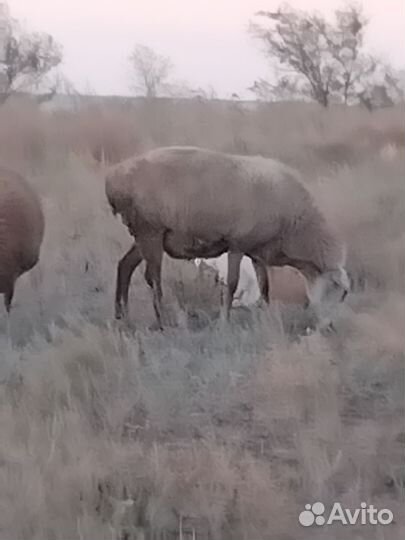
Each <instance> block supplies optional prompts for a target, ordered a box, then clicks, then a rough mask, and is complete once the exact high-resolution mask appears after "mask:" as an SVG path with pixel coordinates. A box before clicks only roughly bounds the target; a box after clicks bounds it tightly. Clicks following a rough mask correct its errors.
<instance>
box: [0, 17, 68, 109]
mask: <svg viewBox="0 0 405 540" xmlns="http://www.w3.org/2000/svg"><path fill="white" fill-rule="evenodd" d="M2 23H3V26H2V29H3V33H2V35H1V38H2V53H3V54H2V57H1V58H0V101H1V102H4V101H5V100H6V99H7V98H8V97H9V96H10V95H11V94H13V93H15V92H23V91H31V90H33V89H38V88H41V84H42V86H43V87H45V91H46V90H47V89H46V78H47V76H48V75H49V73H50V72H51V70H52V69H53V68H55V67H56V66H58V65H59V64H60V62H61V61H62V48H61V46H60V45H59V44H58V43H57V42H56V41H55V40H54V38H53V37H52V36H51V35H49V34H46V33H38V32H28V31H26V30H24V29H23V28H22V26H21V25H20V24H19V23H18V21H16V20H15V19H12V18H10V17H7V18H6V19H3V20H2ZM50 90H51V92H52V88H51V89H50ZM48 91H49V89H48Z"/></svg>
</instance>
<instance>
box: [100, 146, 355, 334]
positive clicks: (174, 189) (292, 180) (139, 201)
mask: <svg viewBox="0 0 405 540" xmlns="http://www.w3.org/2000/svg"><path fill="white" fill-rule="evenodd" d="M106 195H107V198H108V200H109V203H110V205H111V208H112V210H113V212H114V214H116V213H118V214H120V215H121V217H122V220H123V222H124V223H125V225H126V226H127V227H128V229H129V231H130V233H131V234H132V236H134V238H135V243H134V245H133V246H132V248H131V249H130V250H129V252H128V253H127V254H126V255H125V256H124V257H123V259H121V261H120V263H119V265H118V273H117V288H116V316H117V317H121V316H122V314H123V310H125V311H126V310H127V300H128V288H129V281H130V278H131V275H132V273H133V271H134V270H135V268H136V267H137V266H138V264H139V263H140V262H141V261H142V260H145V261H146V272H145V278H146V280H147V282H148V284H149V285H150V286H151V288H152V290H153V305H154V309H155V313H156V317H157V320H158V323H159V325H160V326H161V298H162V287H161V264H162V257H163V253H164V251H166V252H167V253H168V254H169V255H171V256H172V257H177V258H182V259H194V258H208V257H218V256H219V255H221V254H222V253H225V252H228V278H227V287H228V291H227V300H226V312H227V315H229V310H230V307H231V304H232V299H233V295H234V293H235V290H236V288H237V285H238V281H239V271H240V264H241V260H242V257H243V255H247V256H248V257H250V258H251V259H252V261H253V263H254V267H255V271H256V274H257V278H258V281H259V286H260V290H261V294H262V295H263V296H264V297H268V277H267V271H266V266H284V265H290V266H293V267H295V268H297V269H299V270H300V271H301V272H302V273H303V274H304V275H305V277H306V278H307V280H308V282H309V283H310V285H309V287H308V297H309V300H310V303H311V304H312V305H313V306H314V308H315V311H316V312H317V313H318V314H319V316H320V318H321V319H322V318H323V315H324V314H325V309H324V306H326V305H327V311H328V313H330V309H329V308H330V306H333V307H336V305H337V304H338V303H339V302H340V301H341V300H342V299H343V298H344V297H345V295H346V294H347V292H348V289H349V281H348V277H347V274H346V271H345V270H344V268H343V264H344V262H345V255H344V249H343V245H342V244H341V242H340V241H339V240H338V238H337V237H336V235H334V234H333V233H332V232H331V231H330V229H329V227H328V225H327V223H326V221H325V219H324V217H323V216H322V214H321V213H320V211H319V210H318V208H317V207H316V206H315V204H314V201H313V198H312V196H311V195H310V193H309V192H308V190H307V189H306V188H305V186H304V185H303V184H302V183H301V181H300V180H299V177H298V174H297V173H296V172H295V171H294V170H293V169H291V168H289V167H287V166H286V165H284V164H282V163H280V162H278V161H275V160H272V159H265V158H261V157H246V156H235V155H228V154H223V153H220V152H214V151H210V150H205V149H201V148H194V147H168V148H158V149H156V150H152V151H150V152H148V153H146V154H144V155H141V156H138V157H135V158H131V159H128V160H126V161H124V162H122V163H120V164H118V165H115V166H113V167H111V168H110V169H109V171H108V172H107V175H106ZM122 302H123V304H124V305H122Z"/></svg>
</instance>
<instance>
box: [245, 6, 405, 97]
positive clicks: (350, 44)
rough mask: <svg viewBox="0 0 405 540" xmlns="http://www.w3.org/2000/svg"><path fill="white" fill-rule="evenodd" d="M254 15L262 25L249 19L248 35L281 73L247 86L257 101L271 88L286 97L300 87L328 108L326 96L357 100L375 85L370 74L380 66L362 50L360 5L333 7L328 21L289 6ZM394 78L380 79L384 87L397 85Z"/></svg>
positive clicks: (304, 92)
mask: <svg viewBox="0 0 405 540" xmlns="http://www.w3.org/2000/svg"><path fill="white" fill-rule="evenodd" d="M256 15H257V16H258V17H260V18H261V19H264V21H265V23H267V24H265V23H263V24H258V23H252V24H251V26H250V32H251V34H252V35H253V36H254V37H256V38H257V39H259V40H260V41H261V42H262V43H263V44H264V46H265V52H266V54H267V55H268V56H269V58H270V59H271V60H272V61H273V66H274V67H275V68H276V69H278V71H281V70H283V71H284V76H283V78H282V79H281V80H279V81H278V83H276V84H273V85H271V84H270V83H268V84H264V83H265V81H263V79H261V80H259V81H256V82H255V84H254V85H253V86H252V87H251V88H250V89H251V90H252V91H253V92H255V93H256V95H257V96H258V97H260V98H261V99H263V95H264V94H267V95H268V94H269V93H271V92H273V93H274V95H275V96H279V95H280V94H281V93H282V91H286V94H290V95H291V94H296V93H297V92H300V91H301V92H302V95H304V96H308V93H309V95H310V96H311V97H312V99H314V100H315V101H318V102H319V103H321V104H322V105H323V106H325V107H327V106H328V105H329V103H330V100H331V99H334V100H336V101H340V102H343V103H346V104H349V103H353V102H356V101H357V102H358V101H359V100H360V93H361V94H362V95H364V92H365V91H366V88H368V87H370V86H372V85H373V84H375V83H374V82H372V81H373V77H374V74H375V73H376V72H377V71H378V70H380V69H381V67H382V65H383V64H382V63H381V62H379V61H378V60H377V59H376V58H373V57H371V56H370V55H366V54H365V53H364V52H363V37H364V30H365V28H366V26H367V23H368V21H367V19H366V18H365V17H364V15H363V12H362V9H361V6H360V5H357V4H349V5H347V6H345V7H344V8H342V9H338V10H336V12H335V20H334V22H333V23H331V22H328V21H327V20H325V19H324V18H323V17H322V16H321V15H319V14H316V13H306V12H303V11H298V10H294V9H293V8H291V7H290V6H289V5H288V4H284V5H282V6H280V7H279V8H278V10H277V11H275V12H269V11H259V12H258V13H257V14H256ZM387 69H388V68H387ZM387 73H388V71H387ZM395 80H396V78H395V75H393V76H392V78H390V76H388V77H386V78H385V83H384V84H385V85H386V86H387V90H388V87H389V86H390V87H391V88H394V87H395V86H396V83H395ZM366 93H367V92H366Z"/></svg>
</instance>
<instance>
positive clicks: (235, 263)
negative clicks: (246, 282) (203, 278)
mask: <svg viewBox="0 0 405 540" xmlns="http://www.w3.org/2000/svg"><path fill="white" fill-rule="evenodd" d="M242 257H243V254H242V253H232V252H231V253H228V276H227V294H226V301H225V318H226V320H227V321H229V317H230V312H231V308H232V301H233V297H234V294H235V292H236V289H237V288H238V283H239V275H240V263H241V261H242Z"/></svg>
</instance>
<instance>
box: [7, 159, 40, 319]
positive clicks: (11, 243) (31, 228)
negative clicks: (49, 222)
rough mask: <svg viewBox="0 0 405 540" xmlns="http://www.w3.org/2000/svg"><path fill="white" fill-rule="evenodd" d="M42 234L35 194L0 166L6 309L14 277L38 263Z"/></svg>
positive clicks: (23, 182) (20, 179)
mask: <svg viewBox="0 0 405 540" xmlns="http://www.w3.org/2000/svg"><path fill="white" fill-rule="evenodd" d="M43 236H44V216H43V213H42V209H41V205H40V202H39V198H38V196H37V194H36V193H35V191H34V190H33V189H32V187H31V186H30V185H29V184H28V182H27V181H26V180H25V179H24V178H22V177H21V176H20V175H19V174H17V173H15V172H12V171H8V170H6V169H2V168H0V293H1V294H3V295H4V304H5V307H6V310H7V312H9V311H10V308H11V302H12V299H13V295H14V287H15V282H16V280H17V279H18V278H19V276H21V275H22V274H24V273H25V272H28V271H29V270H31V268H33V266H35V265H36V264H37V262H38V259H39V253H40V248H41V243H42V240H43Z"/></svg>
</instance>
